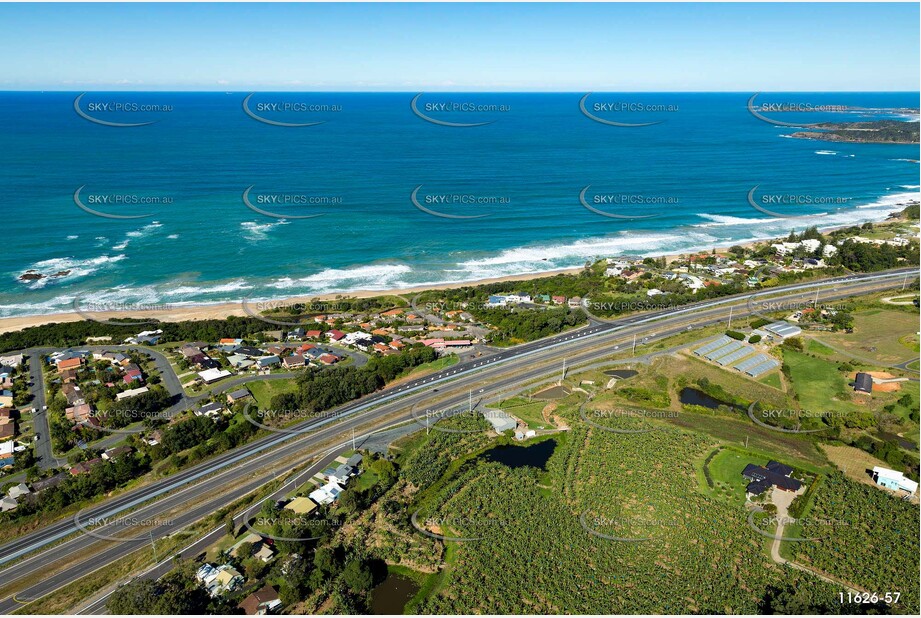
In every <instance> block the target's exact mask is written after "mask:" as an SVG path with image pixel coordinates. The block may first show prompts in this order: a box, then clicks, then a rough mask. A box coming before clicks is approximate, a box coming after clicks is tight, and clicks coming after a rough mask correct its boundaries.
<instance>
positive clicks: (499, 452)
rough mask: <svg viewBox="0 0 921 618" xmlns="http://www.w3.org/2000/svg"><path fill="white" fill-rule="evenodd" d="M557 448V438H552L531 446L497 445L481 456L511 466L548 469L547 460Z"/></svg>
mask: <svg viewBox="0 0 921 618" xmlns="http://www.w3.org/2000/svg"><path fill="white" fill-rule="evenodd" d="M555 449H556V440H554V439H552V438H551V439H549V440H543V441H541V442H537V443H536V444H532V445H530V446H497V447H495V448H491V449H489V450H488V451H486V452H484V453H483V454H482V455H481V457H482V458H483V459H485V460H486V461H495V462H497V463H500V464H504V465H506V466H508V467H509V468H523V467H524V466H531V467H532V468H539V469H541V470H546V469H547V461H548V460H549V459H550V456H551V455H553V451H554V450H555Z"/></svg>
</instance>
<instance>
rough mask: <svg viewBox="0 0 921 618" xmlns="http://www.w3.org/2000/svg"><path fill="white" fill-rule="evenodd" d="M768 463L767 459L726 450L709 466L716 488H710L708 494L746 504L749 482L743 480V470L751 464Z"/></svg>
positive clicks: (718, 454)
mask: <svg viewBox="0 0 921 618" xmlns="http://www.w3.org/2000/svg"><path fill="white" fill-rule="evenodd" d="M767 462H768V459H767V458H766V457H759V456H757V455H754V454H749V453H743V452H741V451H737V450H735V449H730V448H724V449H723V450H721V451H720V452H719V453H717V454H716V456H715V457H714V458H713V459H711V460H710V463H709V464H707V468H708V469H709V470H710V477H711V478H712V479H713V484H714V486H715V487H714V488H713V489H710V488H709V487H708V488H707V489H708V490H709V492H708V493H709V494H710V495H711V496H713V497H714V498H721V499H723V500H729V501H730V502H733V503H735V504H745V487H746V486H747V485H748V481H747V480H746V479H744V478H742V470H743V469H744V468H745V466H747V465H748V464H750V463H753V464H757V465H759V466H763V465H766V464H767Z"/></svg>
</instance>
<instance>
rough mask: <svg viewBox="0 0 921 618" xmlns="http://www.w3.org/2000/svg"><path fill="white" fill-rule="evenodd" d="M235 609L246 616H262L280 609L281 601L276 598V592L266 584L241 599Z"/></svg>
mask: <svg viewBox="0 0 921 618" xmlns="http://www.w3.org/2000/svg"><path fill="white" fill-rule="evenodd" d="M237 607H239V608H240V609H242V610H243V613H244V614H246V615H247V616H264V615H266V614H271V613H273V612H275V611H276V610H277V609H278V608H279V607H281V599H279V598H278V591H277V590H275V588H273V587H272V586H270V585H268V584H266V585H265V586H263V587H262V588H260V589H259V590H257V591H256V592H254V593H252V594H251V595H249V596H248V597H246V598H245V599H243V600H242V601H241V602H240V604H239V605H238V606H237Z"/></svg>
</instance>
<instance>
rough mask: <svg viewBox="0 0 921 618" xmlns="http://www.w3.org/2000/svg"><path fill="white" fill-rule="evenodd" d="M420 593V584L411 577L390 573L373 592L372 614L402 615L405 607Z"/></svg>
mask: <svg viewBox="0 0 921 618" xmlns="http://www.w3.org/2000/svg"><path fill="white" fill-rule="evenodd" d="M417 592H419V584H417V583H416V582H415V580H413V579H412V578H410V577H407V576H405V575H399V574H397V573H388V574H387V578H386V579H385V580H384V581H382V582H381V583H379V584H378V585H377V586H375V587H374V589H373V590H372V591H371V613H372V614H374V615H383V614H402V613H403V607H404V606H405V605H406V604H407V603H408V602H409V600H410V599H412V598H413V597H414V596H415V595H416V593H417Z"/></svg>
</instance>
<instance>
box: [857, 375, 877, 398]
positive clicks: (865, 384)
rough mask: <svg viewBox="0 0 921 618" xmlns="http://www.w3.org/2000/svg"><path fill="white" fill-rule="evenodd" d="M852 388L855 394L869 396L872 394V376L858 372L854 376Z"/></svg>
mask: <svg viewBox="0 0 921 618" xmlns="http://www.w3.org/2000/svg"><path fill="white" fill-rule="evenodd" d="M853 386H854V391H855V392H858V393H866V394H870V393H871V392H873V376H871V375H870V374H869V373H863V372H859V373H858V374H857V375H856V376H854V382H853Z"/></svg>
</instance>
